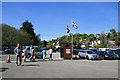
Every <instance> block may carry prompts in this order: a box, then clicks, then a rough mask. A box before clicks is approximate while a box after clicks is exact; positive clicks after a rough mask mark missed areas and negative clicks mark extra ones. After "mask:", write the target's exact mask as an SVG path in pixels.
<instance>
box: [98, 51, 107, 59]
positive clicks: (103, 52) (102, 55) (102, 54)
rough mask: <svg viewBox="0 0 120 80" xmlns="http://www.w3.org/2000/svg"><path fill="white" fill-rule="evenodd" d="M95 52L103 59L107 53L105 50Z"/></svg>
mask: <svg viewBox="0 0 120 80" xmlns="http://www.w3.org/2000/svg"><path fill="white" fill-rule="evenodd" d="M97 54H98V55H99V57H100V59H101V60H103V59H105V54H107V53H106V52H105V51H97Z"/></svg>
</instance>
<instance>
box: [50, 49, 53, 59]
mask: <svg viewBox="0 0 120 80" xmlns="http://www.w3.org/2000/svg"><path fill="white" fill-rule="evenodd" d="M52 53H53V50H52V49H49V54H50V58H49V60H52Z"/></svg>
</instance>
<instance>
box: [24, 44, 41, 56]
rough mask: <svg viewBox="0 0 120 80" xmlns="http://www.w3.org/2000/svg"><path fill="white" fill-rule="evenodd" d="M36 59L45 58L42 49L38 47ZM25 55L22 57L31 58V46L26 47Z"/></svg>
mask: <svg viewBox="0 0 120 80" xmlns="http://www.w3.org/2000/svg"><path fill="white" fill-rule="evenodd" d="M35 49H36V50H35V57H41V58H42V57H43V54H42V49H40V48H38V47H35ZM22 51H23V53H22V57H23V56H24V54H25V55H26V57H27V58H29V57H30V56H31V54H30V46H26V47H25V48H24V49H23V50H22Z"/></svg>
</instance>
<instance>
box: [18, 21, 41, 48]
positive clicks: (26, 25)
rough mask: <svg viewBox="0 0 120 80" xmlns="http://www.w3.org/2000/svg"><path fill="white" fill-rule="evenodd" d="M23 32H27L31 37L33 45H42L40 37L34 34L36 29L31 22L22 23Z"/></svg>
mask: <svg viewBox="0 0 120 80" xmlns="http://www.w3.org/2000/svg"><path fill="white" fill-rule="evenodd" d="M20 30H21V31H26V32H27V33H28V34H30V35H31V39H32V40H33V45H36V46H37V45H39V44H40V39H39V36H40V34H39V35H36V34H35V32H34V28H33V25H32V23H31V22H28V21H25V22H23V23H22V27H21V28H20Z"/></svg>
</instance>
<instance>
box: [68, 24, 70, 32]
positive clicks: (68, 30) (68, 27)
mask: <svg viewBox="0 0 120 80" xmlns="http://www.w3.org/2000/svg"><path fill="white" fill-rule="evenodd" d="M69 32H70V29H69V27H68V25H67V33H69Z"/></svg>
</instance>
